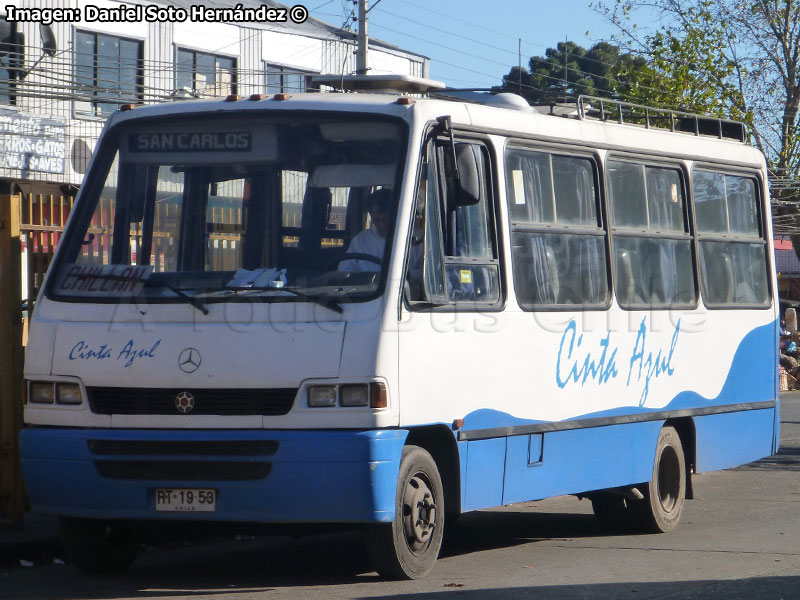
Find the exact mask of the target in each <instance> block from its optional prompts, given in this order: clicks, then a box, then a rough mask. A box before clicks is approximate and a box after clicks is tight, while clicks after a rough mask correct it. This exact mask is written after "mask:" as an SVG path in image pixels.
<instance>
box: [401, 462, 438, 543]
mask: <svg viewBox="0 0 800 600" xmlns="http://www.w3.org/2000/svg"><path fill="white" fill-rule="evenodd" d="M435 527H436V503H435V501H434V497H433V492H431V489H430V487H429V486H428V484H427V483H426V482H425V480H424V479H422V478H421V477H419V476H415V477H412V478H411V479H410V480H409V481H408V484H407V485H406V489H405V492H404V494H403V529H404V530H405V535H406V539H407V540H408V541H409V542H410V543H412V544H413V545H415V546H419V545H423V544H425V543H427V542H428V541H429V540H430V539H431V534H432V533H433V530H434V528H435Z"/></svg>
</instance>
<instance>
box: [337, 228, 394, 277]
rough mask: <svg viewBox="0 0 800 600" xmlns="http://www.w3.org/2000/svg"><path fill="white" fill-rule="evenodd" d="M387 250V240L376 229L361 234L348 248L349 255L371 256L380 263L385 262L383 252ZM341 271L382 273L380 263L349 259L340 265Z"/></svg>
mask: <svg viewBox="0 0 800 600" xmlns="http://www.w3.org/2000/svg"><path fill="white" fill-rule="evenodd" d="M385 248H386V238H385V237H383V236H382V235H381V234H379V233H378V230H377V229H375V228H374V227H370V228H368V229H365V230H364V231H361V232H359V233H358V234H356V236H355V237H354V238H353V239H352V240H351V241H350V246H349V247H348V248H347V253H348V254H369V255H370V256H374V257H375V258H376V259H377V260H378V261H382V260H383V251H384V249H385ZM339 270H340V271H380V270H381V265H380V264H379V263H375V262H370V261H368V260H358V259H352V258H351V259H348V260H343V261H342V262H340V263H339Z"/></svg>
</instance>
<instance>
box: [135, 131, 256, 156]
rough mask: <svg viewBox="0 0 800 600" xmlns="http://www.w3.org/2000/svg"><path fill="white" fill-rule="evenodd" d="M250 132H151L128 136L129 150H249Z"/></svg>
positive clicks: (251, 139)
mask: <svg viewBox="0 0 800 600" xmlns="http://www.w3.org/2000/svg"><path fill="white" fill-rule="evenodd" d="M252 145H253V138H252V134H251V133H250V132H245V131H235V132H233V131H232V132H212V133H192V132H178V131H175V132H152V133H134V134H131V136H130V142H129V146H128V147H129V149H130V151H131V152H249V151H250V149H251V148H252Z"/></svg>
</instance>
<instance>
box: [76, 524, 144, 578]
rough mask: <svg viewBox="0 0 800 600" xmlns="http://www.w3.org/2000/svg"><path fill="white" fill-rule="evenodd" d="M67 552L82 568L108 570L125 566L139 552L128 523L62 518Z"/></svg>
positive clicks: (99, 571) (86, 570) (92, 570)
mask: <svg viewBox="0 0 800 600" xmlns="http://www.w3.org/2000/svg"><path fill="white" fill-rule="evenodd" d="M61 536H62V539H63V540H64V547H65V549H66V551H67V554H68V555H69V557H70V558H71V559H72V562H73V563H75V566H77V567H78V568H79V569H80V570H81V571H85V572H87V573H110V572H114V571H122V570H124V569H127V568H128V567H129V566H130V564H131V563H132V562H133V559H134V558H136V555H137V554H138V552H139V536H138V534H137V532H136V528H135V527H134V526H133V524H131V523H126V522H122V521H100V520H95V519H73V518H62V519H61Z"/></svg>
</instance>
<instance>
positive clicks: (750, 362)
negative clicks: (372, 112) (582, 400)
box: [461, 322, 778, 431]
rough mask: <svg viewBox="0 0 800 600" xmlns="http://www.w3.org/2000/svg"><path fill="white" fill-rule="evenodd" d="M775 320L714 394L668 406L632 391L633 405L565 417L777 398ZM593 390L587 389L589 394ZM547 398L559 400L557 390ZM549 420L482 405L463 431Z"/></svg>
mask: <svg viewBox="0 0 800 600" xmlns="http://www.w3.org/2000/svg"><path fill="white" fill-rule="evenodd" d="M704 340H706V341H707V343H708V346H709V347H708V352H707V353H706V356H707V357H708V358H707V360H709V361H713V360H714V345H713V340H709V339H708V338H704ZM777 344H778V341H777V328H776V323H774V322H773V323H768V324H766V325H763V326H761V327H757V328H755V329H753V330H752V331H750V332H749V333H748V334H747V335H746V336H745V337H744V338H743V339H742V341H741V343H740V344H739V347H738V348H737V349H736V352H735V354H734V356H733V360H732V361H731V366H730V368H729V369H728V375H727V377H726V380H725V384H724V385H723V386H722V389H721V390H720V393H719V394H718V395H717V396H716V397H715V398H705V397H704V396H701V395H700V394H698V393H697V392H695V391H692V390H686V391H683V392H680V393H679V394H677V395H676V396H675V397H674V398H673V399H672V400H671V401H670V402H669V403H668V404H667V405H666V406H664V407H660V408H647V407H641V406H639V405H638V398H636V397H635V396H636V394H637V392H635V391H633V390H632V391H631V402H632V403H633V404H631V405H630V406H620V407H616V408H612V409H608V410H603V411H597V412H592V413H586V414H582V415H577V416H574V417H570V418H569V419H566V421H573V420H578V419H592V418H602V417H618V416H623V415H640V414H645V413H653V412H662V411H669V410H682V409H691V408H706V407H710V406H724V405H727V404H739V403H745V402H761V401H768V400H775V399H776V385H775V381H776V378H777V368H778V367H777V365H776V364H775V348H777ZM676 375H677V374H676ZM593 393H594V392H591V391H589V390H587V391H586V394H587V395H591V394H593ZM546 401H553V402H557V401H558V400H557V394H554V396H553V398H552V399H550V400H546ZM548 422H549V421H544V420H536V419H522V418H519V417H515V416H513V415H511V414H509V413H506V412H502V411H498V410H494V409H480V410H476V411H474V412H471V413H470V414H468V415H467V416H466V417H464V426H463V427H461V431H469V430H475V429H493V428H496V427H514V426H518V425H538V424H541V423H548Z"/></svg>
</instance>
